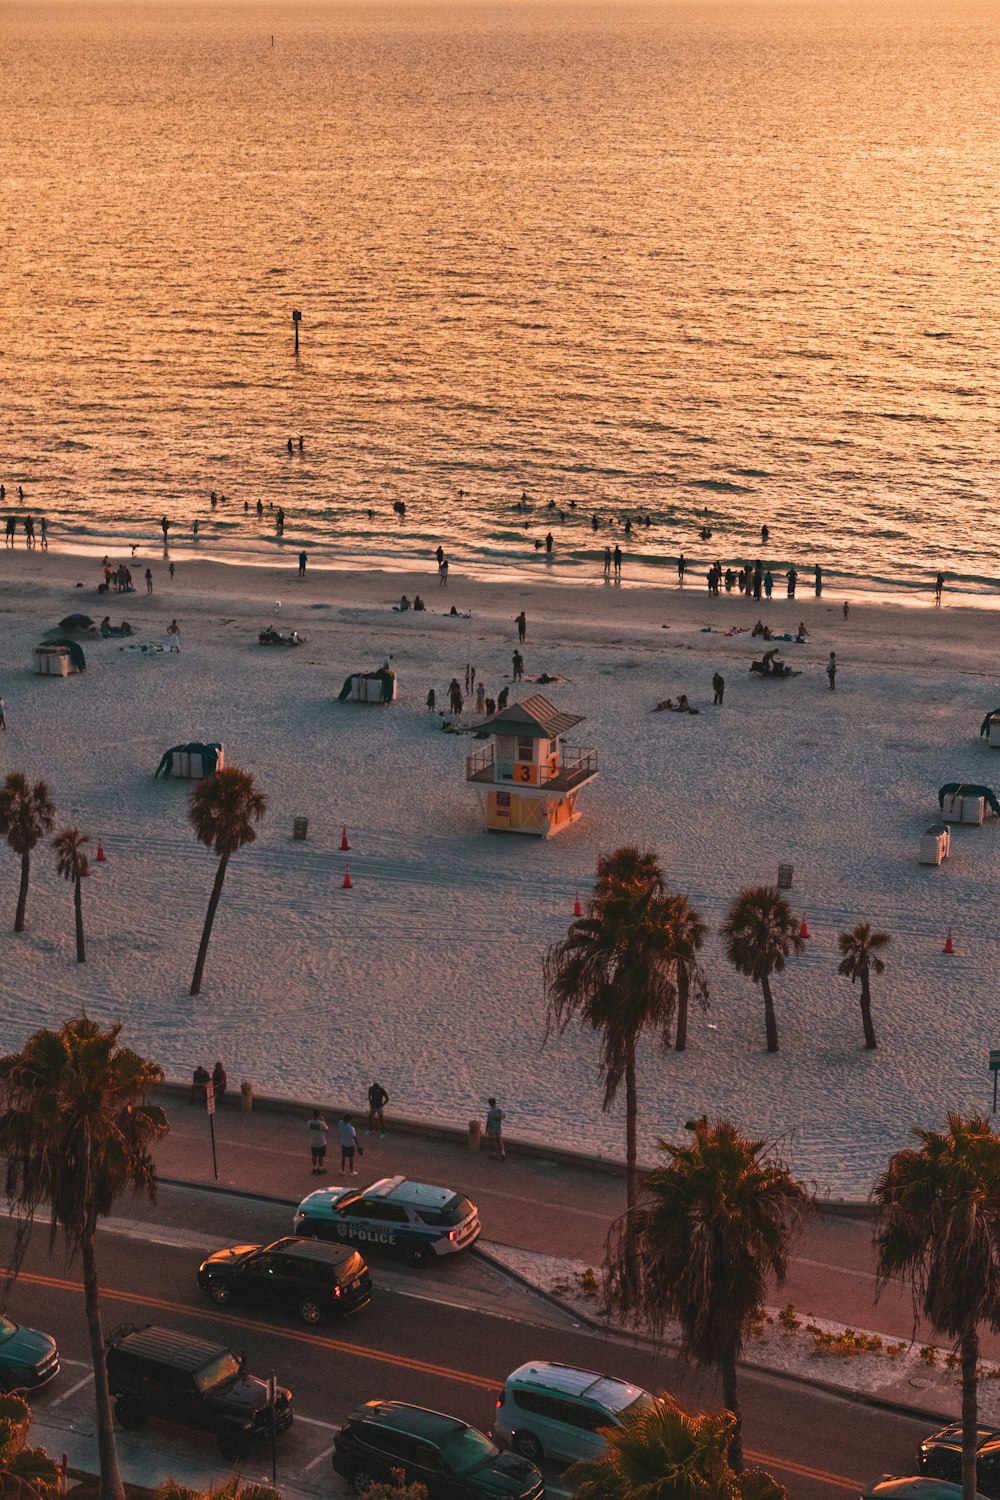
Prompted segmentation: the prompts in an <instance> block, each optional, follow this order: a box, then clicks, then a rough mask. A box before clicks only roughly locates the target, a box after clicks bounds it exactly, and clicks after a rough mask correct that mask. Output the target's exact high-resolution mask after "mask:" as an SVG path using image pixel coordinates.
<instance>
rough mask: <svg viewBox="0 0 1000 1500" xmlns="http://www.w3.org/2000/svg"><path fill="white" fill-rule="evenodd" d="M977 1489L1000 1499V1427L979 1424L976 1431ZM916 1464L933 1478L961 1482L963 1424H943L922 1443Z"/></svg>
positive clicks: (987, 1499)
mask: <svg viewBox="0 0 1000 1500" xmlns="http://www.w3.org/2000/svg"><path fill="white" fill-rule="evenodd" d="M976 1450H977V1455H978V1456H977V1458H976V1493H977V1494H978V1495H984V1496H985V1497H986V1500H1000V1428H997V1427H980V1428H979V1430H978V1431H977V1433H976ZM917 1468H918V1469H919V1470H920V1472H921V1474H922V1475H925V1476H926V1477H927V1478H933V1479H950V1480H951V1481H952V1483H953V1484H961V1483H962V1424H961V1422H953V1423H952V1425H951V1426H950V1427H942V1429H941V1431H940V1432H935V1433H933V1434H932V1436H931V1437H929V1438H925V1439H924V1441H923V1442H922V1443H921V1444H920V1452H919V1453H918V1454H917Z"/></svg>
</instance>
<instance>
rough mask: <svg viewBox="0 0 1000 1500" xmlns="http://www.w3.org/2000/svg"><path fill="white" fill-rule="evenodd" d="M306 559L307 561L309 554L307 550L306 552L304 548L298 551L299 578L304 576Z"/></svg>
mask: <svg viewBox="0 0 1000 1500" xmlns="http://www.w3.org/2000/svg"><path fill="white" fill-rule="evenodd" d="M308 561H309V554H308V552H306V551H305V550H303V551H302V552H300V553H299V577H300V578H304V577H305V576H306V563H307V562H308Z"/></svg>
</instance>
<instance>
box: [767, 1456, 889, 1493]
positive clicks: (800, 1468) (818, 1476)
mask: <svg viewBox="0 0 1000 1500" xmlns="http://www.w3.org/2000/svg"><path fill="white" fill-rule="evenodd" d="M745 1456H746V1457H747V1458H748V1459H750V1461H751V1462H752V1463H755V1464H765V1465H767V1467H768V1468H771V1469H780V1470H782V1471H783V1472H784V1473H786V1474H795V1475H797V1476H798V1477H799V1478H800V1479H814V1480H816V1482H817V1483H818V1484H828V1485H829V1486H830V1487H831V1489H835V1490H847V1491H848V1492H850V1493H853V1494H855V1495H857V1494H859V1493H860V1492H861V1490H863V1489H864V1485H863V1484H862V1483H861V1481H860V1480H859V1479H848V1478H847V1476H846V1475H845V1474H830V1473H828V1472H827V1470H826V1469H811V1468H810V1467H809V1465H808V1464H797V1463H795V1461H794V1460H793V1459H790V1458H776V1457H775V1455H774V1454H773V1453H751V1452H748V1453H747V1454H746V1455H745Z"/></svg>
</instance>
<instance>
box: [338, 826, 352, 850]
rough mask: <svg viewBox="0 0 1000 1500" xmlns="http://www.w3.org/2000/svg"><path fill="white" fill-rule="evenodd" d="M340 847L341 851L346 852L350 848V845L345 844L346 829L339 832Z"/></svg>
mask: <svg viewBox="0 0 1000 1500" xmlns="http://www.w3.org/2000/svg"><path fill="white" fill-rule="evenodd" d="M340 847H341V849H344V850H347V849H349V848H350V847H351V846H350V844H349V843H348V842H347V829H346V828H341V830H340Z"/></svg>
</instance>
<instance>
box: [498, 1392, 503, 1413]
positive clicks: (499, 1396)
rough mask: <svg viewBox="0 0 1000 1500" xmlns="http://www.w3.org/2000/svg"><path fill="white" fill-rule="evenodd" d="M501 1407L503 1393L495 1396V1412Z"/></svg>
mask: <svg viewBox="0 0 1000 1500" xmlns="http://www.w3.org/2000/svg"><path fill="white" fill-rule="evenodd" d="M501 1406H503V1391H501V1392H500V1394H499V1395H498V1396H497V1411H499V1410H500V1408H501Z"/></svg>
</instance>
